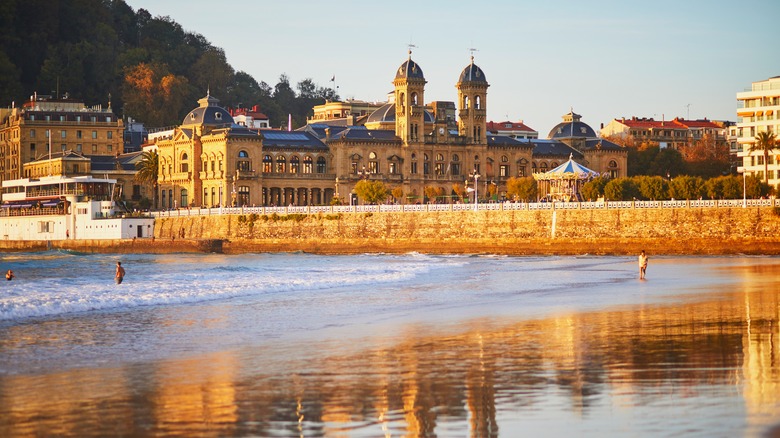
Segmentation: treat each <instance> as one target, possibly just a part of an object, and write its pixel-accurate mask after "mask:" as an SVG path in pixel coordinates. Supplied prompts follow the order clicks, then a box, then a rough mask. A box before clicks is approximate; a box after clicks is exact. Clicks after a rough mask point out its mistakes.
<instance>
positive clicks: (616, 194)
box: [604, 178, 639, 201]
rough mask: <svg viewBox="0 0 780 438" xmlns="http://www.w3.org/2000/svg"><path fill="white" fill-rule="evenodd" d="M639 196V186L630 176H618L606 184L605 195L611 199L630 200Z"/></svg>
mask: <svg viewBox="0 0 780 438" xmlns="http://www.w3.org/2000/svg"><path fill="white" fill-rule="evenodd" d="M637 196H639V187H637V185H636V183H635V182H634V181H633V180H632V179H630V178H616V179H613V180H610V181H609V182H608V183H607V184H606V185H605V186H604V197H605V198H606V199H608V200H610V201H630V200H632V199H635V198H636V197H637Z"/></svg>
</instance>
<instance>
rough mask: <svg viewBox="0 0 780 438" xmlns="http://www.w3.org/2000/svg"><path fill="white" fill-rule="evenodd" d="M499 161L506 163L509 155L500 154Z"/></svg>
mask: <svg viewBox="0 0 780 438" xmlns="http://www.w3.org/2000/svg"><path fill="white" fill-rule="evenodd" d="M501 162H502V163H507V162H509V157H507V156H506V155H502V156H501Z"/></svg>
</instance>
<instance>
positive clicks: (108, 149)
mask: <svg viewBox="0 0 780 438" xmlns="http://www.w3.org/2000/svg"><path fill="white" fill-rule="evenodd" d="M106 150H107V151H108V152H111V151H113V150H114V145H106Z"/></svg>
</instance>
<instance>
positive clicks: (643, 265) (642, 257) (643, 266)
mask: <svg viewBox="0 0 780 438" xmlns="http://www.w3.org/2000/svg"><path fill="white" fill-rule="evenodd" d="M647 260H648V257H647V254H645V250H642V252H641V253H639V279H640V280H644V279H645V272H647Z"/></svg>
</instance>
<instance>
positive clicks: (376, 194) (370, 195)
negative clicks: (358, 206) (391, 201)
mask: <svg viewBox="0 0 780 438" xmlns="http://www.w3.org/2000/svg"><path fill="white" fill-rule="evenodd" d="M388 192H389V190H388V189H387V186H386V185H385V183H383V182H382V181H371V180H367V179H363V180H360V181H358V183H357V184H355V193H356V194H357V195H358V196H359V197H360V198H361V199H362V200H363V203H364V204H380V203H382V202H384V201H385V200H386V199H387V195H388Z"/></svg>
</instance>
